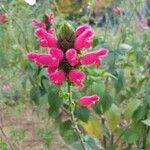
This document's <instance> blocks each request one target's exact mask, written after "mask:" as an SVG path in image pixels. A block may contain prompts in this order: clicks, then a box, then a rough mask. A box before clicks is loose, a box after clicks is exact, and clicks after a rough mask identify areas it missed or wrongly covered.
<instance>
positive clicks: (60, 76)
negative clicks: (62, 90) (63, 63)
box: [49, 70, 66, 85]
mask: <svg viewBox="0 0 150 150" xmlns="http://www.w3.org/2000/svg"><path fill="white" fill-rule="evenodd" d="M65 78H66V73H65V72H64V71H63V70H59V71H57V72H54V73H52V74H51V75H50V77H49V80H50V81H52V82H53V83H55V84H57V85H61V84H63V83H64V80H65Z"/></svg>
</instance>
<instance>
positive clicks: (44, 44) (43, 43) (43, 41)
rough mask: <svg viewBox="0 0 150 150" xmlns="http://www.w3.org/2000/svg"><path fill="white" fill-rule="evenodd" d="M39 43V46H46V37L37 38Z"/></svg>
mask: <svg viewBox="0 0 150 150" xmlns="http://www.w3.org/2000/svg"><path fill="white" fill-rule="evenodd" d="M39 44H40V46H41V47H47V45H48V43H47V40H46V39H41V40H39Z"/></svg>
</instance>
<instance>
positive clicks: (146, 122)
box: [142, 119, 150, 126]
mask: <svg viewBox="0 0 150 150" xmlns="http://www.w3.org/2000/svg"><path fill="white" fill-rule="evenodd" d="M142 123H144V124H145V125H147V126H150V119H146V120H143V121H142Z"/></svg>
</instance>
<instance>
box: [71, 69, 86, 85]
mask: <svg viewBox="0 0 150 150" xmlns="http://www.w3.org/2000/svg"><path fill="white" fill-rule="evenodd" d="M84 79H85V73H84V72H81V71H78V70H71V71H70V72H69V80H70V81H71V82H72V83H73V84H74V85H75V86H78V87H81V88H82V87H83V81H84Z"/></svg>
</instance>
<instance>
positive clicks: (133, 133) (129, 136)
mask: <svg viewBox="0 0 150 150" xmlns="http://www.w3.org/2000/svg"><path fill="white" fill-rule="evenodd" d="M140 137H141V131H140V130H139V128H136V127H131V128H129V129H127V131H126V132H125V133H124V135H123V139H124V141H125V142H127V143H130V144H131V143H134V142H136V141H137V140H138V139H139V138H140Z"/></svg>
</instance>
